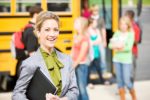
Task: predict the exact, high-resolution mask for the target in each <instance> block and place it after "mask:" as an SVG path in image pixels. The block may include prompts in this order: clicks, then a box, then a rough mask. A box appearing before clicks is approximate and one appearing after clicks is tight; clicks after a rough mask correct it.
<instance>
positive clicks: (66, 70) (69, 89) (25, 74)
mask: <svg viewBox="0 0 150 100" xmlns="http://www.w3.org/2000/svg"><path fill="white" fill-rule="evenodd" d="M35 33H36V35H37V37H38V38H39V42H40V48H39V49H38V50H37V52H36V53H35V54H34V55H32V56H31V57H29V58H27V59H26V60H25V61H23V63H22V65H21V72H20V77H19V79H18V81H17V83H16V86H15V89H14V92H13V97H12V98H13V100H26V99H28V98H27V96H26V92H27V87H28V85H29V83H30V81H31V79H32V77H33V75H34V73H35V70H36V69H37V68H38V67H39V68H40V70H41V71H42V73H43V74H44V75H45V76H46V77H47V78H48V79H49V81H51V83H53V85H55V86H56V87H57V89H58V91H57V93H56V95H54V94H51V93H45V96H44V97H43V98H45V100H77V98H78V88H77V84H76V76H75V72H74V69H73V67H72V60H71V58H70V57H69V56H68V55H66V54H63V53H61V52H59V51H57V50H56V49H55V48H54V45H55V43H56V40H57V38H58V35H59V18H58V16H57V15H55V14H53V13H52V12H49V11H44V12H41V13H40V14H39V15H38V16H37V20H36V24H35ZM39 81H40V80H39Z"/></svg>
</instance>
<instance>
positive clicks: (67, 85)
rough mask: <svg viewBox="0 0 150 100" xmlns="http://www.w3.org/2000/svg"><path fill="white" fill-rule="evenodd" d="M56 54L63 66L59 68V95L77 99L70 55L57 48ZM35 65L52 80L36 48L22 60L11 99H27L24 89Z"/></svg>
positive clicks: (73, 99) (70, 99)
mask: <svg viewBox="0 0 150 100" xmlns="http://www.w3.org/2000/svg"><path fill="white" fill-rule="evenodd" d="M56 54H57V56H58V59H59V61H61V62H62V63H63V65H64V68H62V69H61V76H62V93H61V96H60V97H64V96H66V97H68V100H77V98H78V94H79V91H78V87H77V83H76V76H75V71H74V69H73V67H72V60H71V58H70V56H68V55H66V54H63V53H61V52H59V51H57V50H56ZM37 67H40V70H41V71H42V72H43V74H44V75H45V76H46V77H47V78H48V79H49V80H50V81H51V82H52V79H51V78H50V74H49V72H48V69H47V67H46V64H45V62H44V60H43V57H42V55H41V52H40V50H39V49H38V50H37V52H36V53H35V54H34V55H33V56H31V57H29V58H28V59H26V60H25V61H23V63H22V65H21V69H20V71H21V72H20V76H19V79H18V80H17V83H16V86H15V88H14V90H13V95H12V100H28V99H27V97H26V95H25V93H26V89H27V87H28V84H29V82H30V80H31V78H32V77H33V75H34V72H35V70H36V68H37ZM52 83H53V82H52Z"/></svg>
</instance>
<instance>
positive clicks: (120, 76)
mask: <svg viewBox="0 0 150 100" xmlns="http://www.w3.org/2000/svg"><path fill="white" fill-rule="evenodd" d="M133 43H134V33H133V31H132V29H131V23H130V20H129V18H128V17H122V18H121V19H120V23H119V30H118V31H117V32H115V33H114V35H113V37H112V39H111V40H110V43H109V48H111V49H113V50H114V55H113V64H114V67H115V71H116V77H117V83H118V88H119V94H120V98H121V100H125V89H124V87H125V86H127V88H128V89H129V91H130V94H131V96H132V100H136V95H135V90H134V87H133V83H132V81H131V68H132V47H133Z"/></svg>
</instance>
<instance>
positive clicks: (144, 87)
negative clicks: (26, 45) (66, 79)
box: [0, 81, 150, 100]
mask: <svg viewBox="0 0 150 100" xmlns="http://www.w3.org/2000/svg"><path fill="white" fill-rule="evenodd" d="M87 90H88V93H89V96H90V100H119V95H118V92H117V85H116V84H113V85H109V86H104V85H95V86H94V89H90V88H87ZM135 90H136V92H137V98H138V100H150V91H149V90H150V81H138V82H136V83H135ZM11 95H12V92H8V93H0V100H11ZM126 98H127V100H131V97H130V95H129V92H128V91H126Z"/></svg>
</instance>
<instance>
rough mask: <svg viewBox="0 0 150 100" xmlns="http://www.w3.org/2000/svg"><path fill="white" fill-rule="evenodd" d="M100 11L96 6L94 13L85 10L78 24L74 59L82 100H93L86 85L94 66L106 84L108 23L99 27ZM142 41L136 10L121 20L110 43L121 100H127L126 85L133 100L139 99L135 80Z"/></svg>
mask: <svg viewBox="0 0 150 100" xmlns="http://www.w3.org/2000/svg"><path fill="white" fill-rule="evenodd" d="M98 10H99V8H98V6H97V5H93V6H92V12H89V11H88V9H87V8H86V9H84V11H83V14H82V16H83V17H79V18H77V19H76V20H75V23H74V28H75V30H76V32H77V34H76V35H75V36H74V44H73V47H72V53H71V56H72V58H73V61H74V64H73V66H74V67H75V71H76V76H77V84H78V87H79V93H80V94H79V98H78V100H89V97H88V94H87V90H86V86H87V84H88V80H87V79H88V76H89V71H91V68H92V67H94V68H96V70H97V73H98V75H99V78H100V81H101V83H104V82H105V79H104V78H103V70H102V68H103V61H104V60H106V59H105V58H104V57H105V53H104V49H105V47H106V45H107V43H106V30H105V27H104V24H102V25H101V26H103V27H99V20H100V17H99V12H98ZM103 23H104V22H103ZM139 39H140V27H139V26H138V25H137V23H136V22H135V21H134V11H132V10H128V11H126V13H125V15H124V16H122V17H121V18H120V20H119V28H118V30H117V31H116V32H115V33H114V35H113V37H112V38H111V39H110V42H109V43H108V48H110V49H112V50H113V51H114V53H113V66H114V69H115V74H116V80H117V84H118V90H119V95H120V99H121V100H125V86H127V88H128V89H129V91H130V94H131V97H132V100H136V99H137V98H136V93H135V89H134V80H135V71H136V59H137V56H138V43H139ZM89 62H90V64H89ZM106 71H107V70H106Z"/></svg>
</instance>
